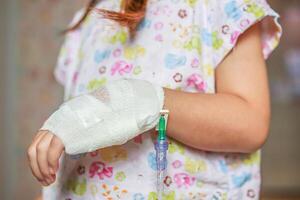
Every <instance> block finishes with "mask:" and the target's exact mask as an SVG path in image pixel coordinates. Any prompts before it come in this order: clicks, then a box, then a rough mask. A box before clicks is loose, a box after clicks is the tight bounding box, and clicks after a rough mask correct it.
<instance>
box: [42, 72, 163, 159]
mask: <svg viewBox="0 0 300 200" xmlns="http://www.w3.org/2000/svg"><path fill="white" fill-rule="evenodd" d="M163 105H164V90H163V88H162V87H161V86H159V85H155V84H152V83H150V82H148V81H144V80H139V79H127V78H124V79H119V80H115V81H110V82H108V83H107V84H106V85H104V86H103V87H100V88H99V89H97V90H95V91H93V92H92V93H88V94H84V95H80V96H77V97H75V98H73V99H71V100H68V101H66V102H64V103H63V104H62V105H61V106H60V107H59V109H58V110H56V111H55V112H54V113H53V114H52V115H51V116H50V117H49V118H48V119H47V120H46V121H45V122H44V124H43V126H42V127H41V128H40V130H49V131H51V132H52V133H53V134H55V135H56V136H57V137H59V138H60V139H61V140H62V142H63V143H64V145H65V151H66V153H68V154H79V153H85V152H91V151H94V150H96V149H99V148H104V147H108V146H112V145H120V144H124V143H125V142H127V141H128V140H130V139H132V138H134V137H135V136H137V135H138V134H141V133H143V132H145V131H148V130H150V129H152V128H154V127H155V126H156V124H157V123H158V121H159V116H160V114H159V112H160V110H161V109H163Z"/></svg>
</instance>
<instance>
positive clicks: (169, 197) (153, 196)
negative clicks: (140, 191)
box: [147, 191, 175, 200]
mask: <svg viewBox="0 0 300 200" xmlns="http://www.w3.org/2000/svg"><path fill="white" fill-rule="evenodd" d="M147 200H158V197H157V193H156V192H150V193H149V195H148V199H147ZM162 200H175V192H174V191H171V192H169V193H168V194H163V197H162Z"/></svg>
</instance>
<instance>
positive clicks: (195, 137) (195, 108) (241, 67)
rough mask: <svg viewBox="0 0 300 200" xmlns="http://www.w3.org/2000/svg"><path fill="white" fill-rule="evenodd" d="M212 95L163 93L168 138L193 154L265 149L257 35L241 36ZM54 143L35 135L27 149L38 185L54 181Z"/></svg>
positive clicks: (265, 104) (265, 100) (263, 79)
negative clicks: (179, 143) (179, 142)
mask: <svg viewBox="0 0 300 200" xmlns="http://www.w3.org/2000/svg"><path fill="white" fill-rule="evenodd" d="M216 82H217V94H198V93H188V92H182V91H176V90H171V89H166V88H165V89H164V91H165V106H164V107H165V108H166V109H168V110H169V111H170V115H169V118H168V127H167V130H168V131H167V132H168V134H169V136H171V137H173V138H175V139H177V140H179V141H181V142H183V143H185V144H187V145H189V146H192V147H195V148H198V149H202V150H211V151H222V152H225V151H231V152H252V151H254V150H256V149H258V148H259V147H261V145H262V144H263V143H264V141H265V139H266V137H267V133H268V129H269V115H270V110H269V91H268V84H267V75H266V67H265V62H264V58H263V55H262V47H261V45H260V30H259V28H258V26H253V27H252V28H251V29H250V30H248V31H247V32H246V33H245V34H243V35H242V36H241V37H240V39H239V42H238V44H237V46H236V48H235V50H234V51H232V52H231V53H230V54H229V55H228V56H227V57H226V58H225V60H224V61H223V62H222V64H220V65H219V66H218V68H217V70H216ZM64 148H65V147H64V145H63V143H62V141H61V140H60V139H58V137H56V136H55V135H53V134H52V133H51V132H49V131H39V132H38V134H37V136H36V137H35V138H34V140H33V142H32V144H31V145H30V147H29V149H28V160H29V162H30V167H31V170H32V172H33V174H34V175H35V176H36V177H37V179H38V180H39V181H40V182H41V183H42V184H43V185H49V184H51V183H52V182H54V180H55V172H56V170H57V169H58V159H59V157H60V155H61V153H62V152H63V150H64Z"/></svg>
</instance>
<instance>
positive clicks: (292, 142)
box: [0, 0, 300, 200]
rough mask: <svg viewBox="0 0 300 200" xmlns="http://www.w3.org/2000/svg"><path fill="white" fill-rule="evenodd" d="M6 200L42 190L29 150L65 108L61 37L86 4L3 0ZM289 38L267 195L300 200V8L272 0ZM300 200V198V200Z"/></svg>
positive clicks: (274, 69)
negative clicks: (56, 74)
mask: <svg viewBox="0 0 300 200" xmlns="http://www.w3.org/2000/svg"><path fill="white" fill-rule="evenodd" d="M0 2H1V5H2V6H0V29H1V35H0V42H1V43H0V44H1V45H0V83H1V85H0V92H1V93H0V94H1V99H0V105H1V106H0V112H1V115H0V145H1V151H0V159H1V161H0V163H1V165H0V199H1V200H12V199H23V200H31V199H33V198H34V197H35V196H36V195H37V194H38V193H39V192H40V187H39V184H38V183H37V182H36V181H35V180H34V178H33V177H32V175H31V173H30V170H29V168H28V165H27V158H26V148H27V147H28V145H29V144H30V142H31V139H32V137H33V135H34V134H35V132H36V130H37V129H38V128H39V127H40V125H41V123H42V122H43V121H44V120H45V118H46V117H47V116H48V115H49V114H50V113H51V112H53V111H54V109H55V108H56V107H57V106H58V105H59V104H60V103H61V102H62V94H63V90H62V87H61V86H59V85H58V84H57V83H56V82H55V80H54V78H53V67H54V65H55V63H56V58H57V54H58V51H59V47H60V45H61V43H62V40H63V37H62V36H61V35H59V31H61V30H62V29H63V28H64V27H66V25H67V23H68V22H69V21H70V19H71V17H72V15H73V14H74V12H75V11H76V10H77V9H79V8H80V7H81V6H83V5H84V4H85V3H86V1H84V0H76V1H75V0H39V1H37V0H0ZM269 3H270V4H271V5H272V6H273V8H274V9H275V10H276V11H278V12H279V13H280V14H281V16H282V17H281V24H282V25H283V28H284V36H283V38H282V41H281V45H280V47H279V48H278V49H277V50H276V51H275V52H274V53H273V54H272V56H271V58H270V59H269V60H268V71H269V79H270V86H271V92H272V122H271V130H270V137H269V139H268V141H267V143H266V145H265V146H264V148H263V162H262V175H263V188H262V191H263V194H264V196H273V197H275V196H277V197H279V198H280V199H281V198H282V199H283V197H288V196H290V197H295V198H297V195H298V197H300V144H299V143H300V89H299V87H300V81H299V80H300V44H299V43H300V21H299V20H300V1H299V0H287V1H282V0H269ZM297 199H298V198H297ZM299 199H300V198H299Z"/></svg>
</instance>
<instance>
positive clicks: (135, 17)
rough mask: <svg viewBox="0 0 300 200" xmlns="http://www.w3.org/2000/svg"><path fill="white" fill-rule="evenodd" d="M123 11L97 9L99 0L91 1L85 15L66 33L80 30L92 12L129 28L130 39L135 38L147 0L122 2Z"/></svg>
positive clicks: (125, 0) (124, 0)
mask: <svg viewBox="0 0 300 200" xmlns="http://www.w3.org/2000/svg"><path fill="white" fill-rule="evenodd" d="M121 1H122V3H121V11H122V10H123V11H122V12H115V11H110V10H105V9H98V8H95V6H96V4H97V2H98V1H97V0H91V1H90V2H89V4H88V6H87V8H86V11H85V13H84V15H83V16H82V17H81V19H80V20H79V21H78V22H77V23H76V24H75V25H73V26H72V27H70V28H68V29H67V30H65V31H64V32H69V31H72V30H75V29H77V28H79V26H80V25H81V24H82V22H83V21H84V20H85V19H86V17H87V16H88V15H89V13H90V12H91V11H92V10H95V11H96V12H97V13H98V14H101V15H102V16H103V17H104V18H108V19H111V20H114V21H116V22H118V23H119V24H120V25H121V26H127V27H128V29H129V33H130V38H133V37H134V36H135V33H136V29H137V26H138V25H139V23H140V22H141V20H142V19H143V18H144V16H145V12H146V5H147V0H121Z"/></svg>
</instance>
